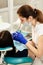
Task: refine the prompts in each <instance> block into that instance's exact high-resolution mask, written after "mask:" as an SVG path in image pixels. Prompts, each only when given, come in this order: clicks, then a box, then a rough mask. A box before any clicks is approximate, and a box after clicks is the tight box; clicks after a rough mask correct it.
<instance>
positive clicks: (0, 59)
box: [0, 47, 12, 64]
mask: <svg viewBox="0 0 43 65" xmlns="http://www.w3.org/2000/svg"><path fill="white" fill-rule="evenodd" d="M9 50H12V47H4V48H0V52H1V56H0V64H3V62H4V55H5V54H6V51H9Z"/></svg>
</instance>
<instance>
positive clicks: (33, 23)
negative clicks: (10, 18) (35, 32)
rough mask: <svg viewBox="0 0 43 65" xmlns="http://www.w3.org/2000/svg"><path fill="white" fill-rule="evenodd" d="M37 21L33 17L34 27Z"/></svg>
mask: <svg viewBox="0 0 43 65" xmlns="http://www.w3.org/2000/svg"><path fill="white" fill-rule="evenodd" d="M36 23H37V21H36V20H35V19H33V20H32V25H33V26H34V27H35V26H36Z"/></svg>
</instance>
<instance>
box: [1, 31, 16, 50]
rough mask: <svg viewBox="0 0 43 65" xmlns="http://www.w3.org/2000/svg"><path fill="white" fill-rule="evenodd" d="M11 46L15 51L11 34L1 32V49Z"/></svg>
mask: <svg viewBox="0 0 43 65" xmlns="http://www.w3.org/2000/svg"><path fill="white" fill-rule="evenodd" d="M9 46H10V47H13V49H14V51H15V50H16V48H15V47H14V44H13V40H12V36H11V33H10V32H9V31H7V30H4V31H2V32H0V47H1V48H4V47H9Z"/></svg>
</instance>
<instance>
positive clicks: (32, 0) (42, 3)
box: [0, 0, 43, 22]
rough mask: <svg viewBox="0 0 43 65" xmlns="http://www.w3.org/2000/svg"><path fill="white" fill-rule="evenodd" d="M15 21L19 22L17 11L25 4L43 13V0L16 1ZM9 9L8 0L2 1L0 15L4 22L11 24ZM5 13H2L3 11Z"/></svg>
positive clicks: (0, 1)
mask: <svg viewBox="0 0 43 65" xmlns="http://www.w3.org/2000/svg"><path fill="white" fill-rule="evenodd" d="M13 2H14V4H13V5H14V21H16V20H17V13H16V12H17V9H18V8H19V7H20V6H21V5H23V4H29V5H31V6H33V7H34V8H38V9H40V10H42V11H43V0H14V1H13ZM7 7H8V0H0V15H2V18H3V21H4V22H9V20H8V10H7V9H6V8H7ZM3 8H4V11H1V10H3Z"/></svg>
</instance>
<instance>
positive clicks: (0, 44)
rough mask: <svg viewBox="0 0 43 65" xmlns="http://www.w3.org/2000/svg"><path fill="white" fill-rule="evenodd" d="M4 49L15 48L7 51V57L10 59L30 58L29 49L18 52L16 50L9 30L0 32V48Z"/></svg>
mask: <svg viewBox="0 0 43 65" xmlns="http://www.w3.org/2000/svg"><path fill="white" fill-rule="evenodd" d="M4 47H12V48H13V49H12V50H10V51H7V52H6V55H5V56H8V57H27V56H28V50H27V49H24V50H22V51H17V52H16V48H15V46H14V43H13V40H12V35H11V33H10V32H9V31H7V30H4V31H2V32H0V48H4Z"/></svg>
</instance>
